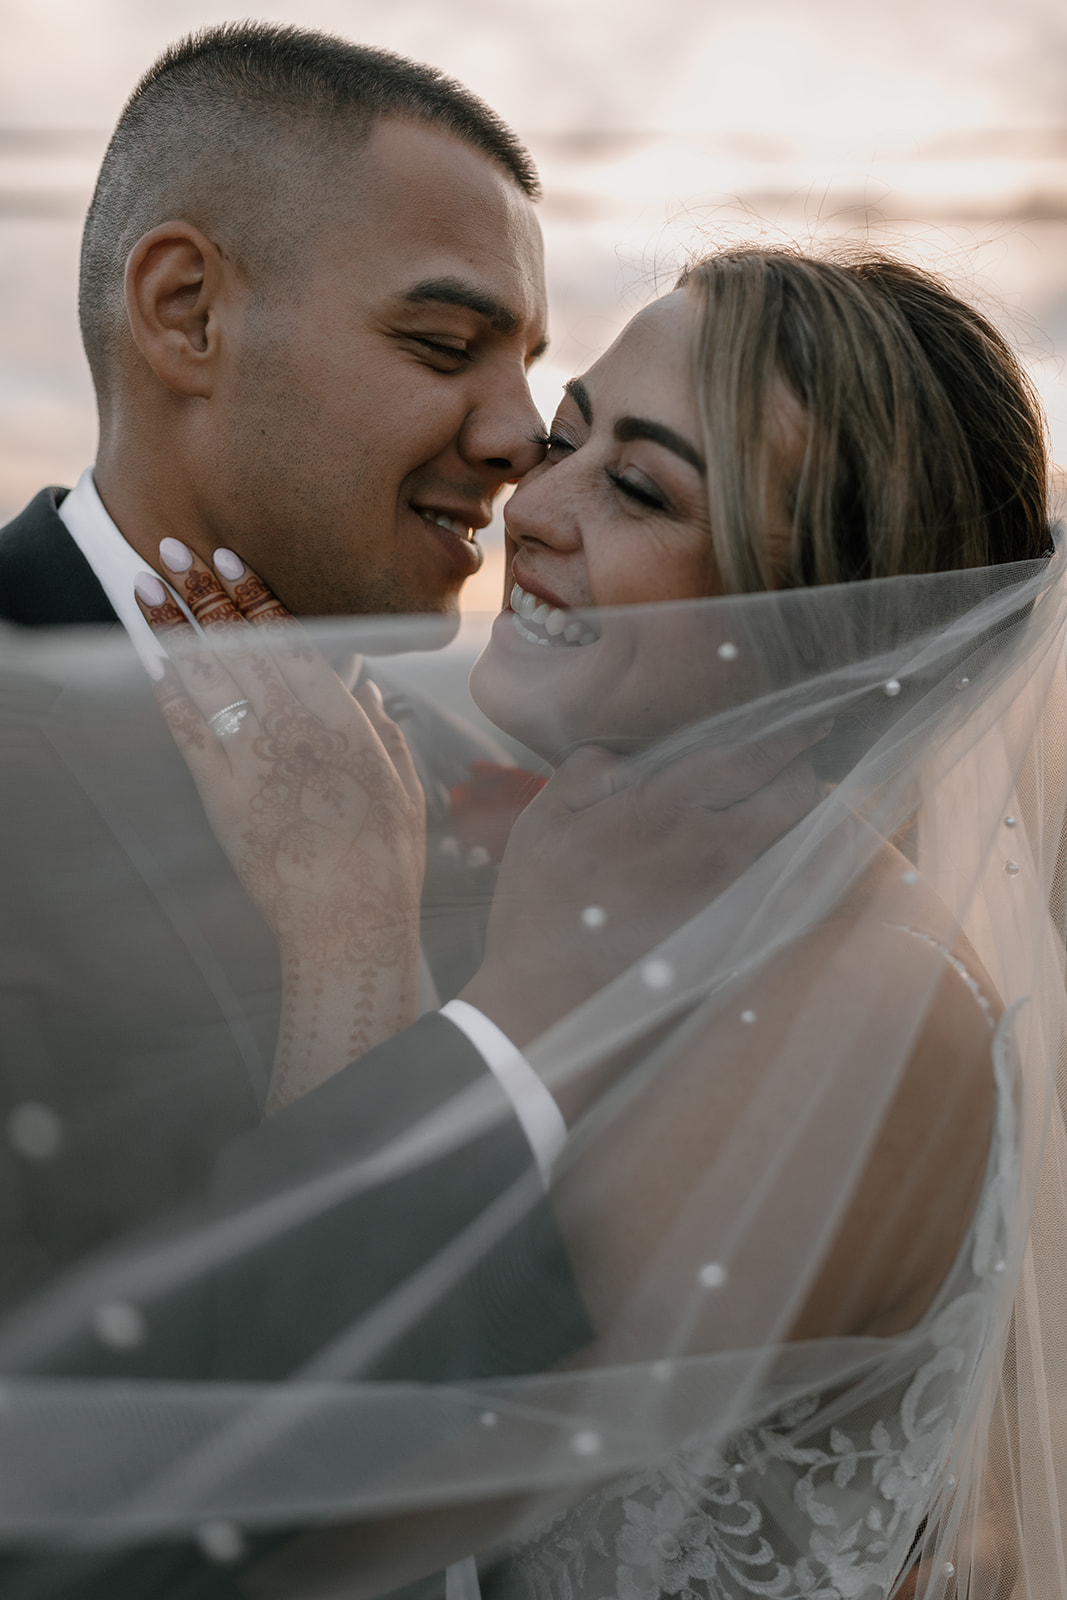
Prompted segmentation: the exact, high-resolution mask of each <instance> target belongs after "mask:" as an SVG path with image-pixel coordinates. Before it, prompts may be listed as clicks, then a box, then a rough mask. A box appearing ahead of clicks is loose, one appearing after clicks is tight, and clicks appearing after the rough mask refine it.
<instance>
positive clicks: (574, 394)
mask: <svg viewBox="0 0 1067 1600" xmlns="http://www.w3.org/2000/svg"><path fill="white" fill-rule="evenodd" d="M563 392H564V394H569V395H570V397H571V399H572V400H573V401H574V403H575V405H576V406H577V407H578V410H579V411H580V412H581V413H582V421H583V422H584V423H585V425H586V427H587V428H591V427H592V426H593V402H592V401H591V400H590V398H589V390H588V389H587V388H586V386H585V384H584V383H583V382H582V380H581V378H572V379H571V381H570V383H565V384H564V385H563Z"/></svg>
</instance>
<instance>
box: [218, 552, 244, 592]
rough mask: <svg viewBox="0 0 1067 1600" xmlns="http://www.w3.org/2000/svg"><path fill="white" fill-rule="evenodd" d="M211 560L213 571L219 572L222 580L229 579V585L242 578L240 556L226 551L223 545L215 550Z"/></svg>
mask: <svg viewBox="0 0 1067 1600" xmlns="http://www.w3.org/2000/svg"><path fill="white" fill-rule="evenodd" d="M211 559H212V561H213V562H214V563H215V571H216V572H221V573H222V576H223V577H224V578H229V580H230V582H231V583H234V582H236V580H237V579H238V578H243V577H244V575H245V564H244V562H243V561H242V560H241V558H240V556H239V555H235V554H234V552H233V551H232V550H227V548H226V546H225V545H223V546H222V548H221V549H219V550H216V551H215V554H214V555H213V556H212V558H211Z"/></svg>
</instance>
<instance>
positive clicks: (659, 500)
mask: <svg viewBox="0 0 1067 1600" xmlns="http://www.w3.org/2000/svg"><path fill="white" fill-rule="evenodd" d="M606 472H607V477H608V482H609V483H610V484H611V485H612V487H613V488H615V489H617V490H618V491H619V493H620V494H622V495H625V496H626V498H627V499H628V500H633V501H636V503H637V504H638V505H640V506H644V507H645V508H646V509H647V510H651V511H666V510H667V507H668V501H667V497H666V495H664V494H662V493H661V492H660V490H659V489H657V488H656V485H655V484H654V483H653V482H652V480H651V478H646V477H645V475H644V473H643V472H642V473H640V474H638V476H637V477H636V478H633V477H629V478H627V477H624V476H623V474H622V473H621V472H616V471H615V470H614V469H613V468H611V467H608V468H606Z"/></svg>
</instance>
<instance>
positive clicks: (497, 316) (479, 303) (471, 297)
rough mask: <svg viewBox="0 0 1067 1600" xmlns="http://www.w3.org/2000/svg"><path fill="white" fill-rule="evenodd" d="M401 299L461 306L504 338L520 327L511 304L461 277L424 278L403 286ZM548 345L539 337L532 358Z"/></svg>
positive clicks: (520, 324) (417, 302)
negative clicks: (408, 285)
mask: <svg viewBox="0 0 1067 1600" xmlns="http://www.w3.org/2000/svg"><path fill="white" fill-rule="evenodd" d="M404 299H405V300H407V301H408V302H409V304H411V305H428V304H433V303H435V304H437V305H445V306H461V307H462V308H463V310H464V311H473V312H475V313H476V314H477V315H478V316H479V317H484V318H485V320H486V322H488V324H489V326H490V327H491V328H492V330H493V332H494V333H500V334H503V336H504V338H505V339H510V338H513V337H514V336H515V334H517V333H518V332H519V331H520V329H521V328H522V318H521V317H520V316H519V315H518V313H517V312H516V311H514V310H513V309H512V307H511V306H508V305H505V304H504V302H503V301H502V300H498V299H497V298H496V296H495V295H492V294H487V293H486V291H485V290H484V289H480V288H479V287H478V285H477V284H475V283H467V282H466V281H465V280H464V279H463V278H427V279H426V280H425V281H424V282H423V283H416V284H414V285H413V286H412V288H410V289H405V290H404ZM547 348H548V340H547V339H542V340H541V342H540V344H538V346H537V348H536V349H535V350H534V351H533V352H532V357H533V359H536V358H537V357H538V356H540V355H543V354H544V352H545V350H546V349H547Z"/></svg>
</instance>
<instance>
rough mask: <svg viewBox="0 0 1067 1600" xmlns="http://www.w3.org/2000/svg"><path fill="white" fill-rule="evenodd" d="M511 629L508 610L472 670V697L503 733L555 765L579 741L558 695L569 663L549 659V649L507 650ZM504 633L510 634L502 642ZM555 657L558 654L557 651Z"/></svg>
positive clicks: (510, 641)
mask: <svg viewBox="0 0 1067 1600" xmlns="http://www.w3.org/2000/svg"><path fill="white" fill-rule="evenodd" d="M512 628H513V624H512V622H511V615H510V612H506V611H505V612H502V613H501V615H500V616H499V617H498V618H497V620H496V623H495V624H494V626H493V633H492V635H491V637H490V639H489V643H488V644H487V645H486V647H485V649H484V650H483V651H482V653H481V655H480V656H479V657H478V658H477V660H476V661H475V663H474V665H473V667H472V668H471V674H470V680H469V687H470V696H471V699H472V700H473V701H474V703H475V705H476V706H477V707H478V709H479V711H481V712H482V714H483V715H484V716H486V717H488V718H489V721H490V722H492V723H493V724H494V725H495V726H496V727H498V728H499V729H500V731H501V732H502V733H506V734H507V735H508V737H509V738H511V739H516V740H518V742H519V743H520V744H523V745H525V746H526V748H527V749H528V750H532V751H533V752H534V754H535V755H538V756H540V757H541V759H542V760H543V761H548V762H550V763H551V764H552V765H557V764H558V762H559V761H560V760H561V759H562V758H563V756H564V755H565V754H566V752H567V750H568V749H569V748H571V747H572V746H573V744H574V743H575V738H576V733H575V729H574V728H573V727H571V722H572V718H571V717H569V716H567V714H566V710H565V707H564V704H562V703H561V702H562V701H563V700H564V699H565V697H564V696H563V695H562V694H560V693H559V691H560V690H561V689H562V687H563V684H564V682H565V680H566V678H568V677H569V676H570V674H569V672H568V670H567V668H568V666H569V665H570V664H569V663H566V662H564V661H562V660H559V659H554V660H552V661H551V662H549V661H547V660H545V656H546V655H548V654H549V652H548V651H545V652H544V653H542V652H541V651H533V650H530V649H526V650H521V651H516V650H515V649H514V648H513V647H512V648H509V646H512V639H511V638H510V637H509V635H510V634H511V632H512ZM502 629H504V630H506V632H505V636H504V638H503V639H501V638H500V632H501V630H502ZM516 642H519V641H516ZM551 654H552V655H553V657H555V656H556V652H555V651H552V652H551ZM560 654H561V655H562V652H560ZM577 737H579V738H580V737H581V735H580V734H578V735H577Z"/></svg>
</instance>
